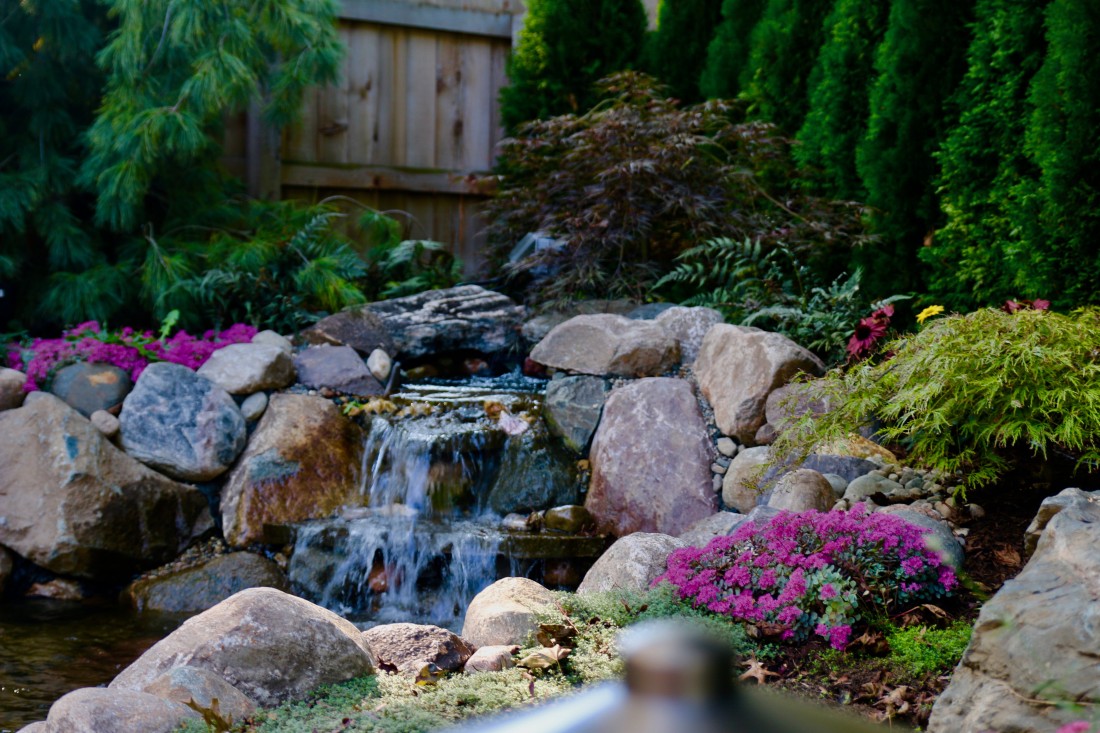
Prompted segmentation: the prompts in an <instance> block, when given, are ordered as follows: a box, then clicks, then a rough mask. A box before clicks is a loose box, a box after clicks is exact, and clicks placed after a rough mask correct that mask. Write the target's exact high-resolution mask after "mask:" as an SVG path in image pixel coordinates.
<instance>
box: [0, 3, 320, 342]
mask: <svg viewBox="0 0 1100 733" xmlns="http://www.w3.org/2000/svg"><path fill="white" fill-rule="evenodd" d="M103 6H106V13H105V12H104V7H103ZM2 7H3V21H2V23H0V71H2V72H3V75H2V76H0V269H3V270H5V271H6V273H7V274H8V275H9V276H10V277H12V278H13V279H15V280H17V281H18V283H19V285H20V292H19V293H18V297H19V300H20V301H21V302H20V306H21V312H22V314H23V322H24V324H26V323H27V318H29V317H30V315H29V314H31V313H32V311H35V312H37V314H38V316H39V317H40V318H41V319H43V320H48V321H52V322H54V323H66V322H68V323H72V322H75V321H79V320H84V319H88V318H95V319H98V320H105V319H107V318H110V317H111V316H112V314H114V313H116V312H118V311H119V310H120V309H121V308H123V307H125V306H129V305H132V303H133V301H132V300H130V301H128V298H129V297H130V296H136V295H137V293H136V292H135V290H136V288H134V287H132V284H133V283H136V282H141V283H142V284H143V286H144V288H145V295H146V301H145V303H146V305H148V304H149V303H150V302H151V301H152V300H154V298H153V297H152V294H154V293H157V294H163V291H164V290H165V289H166V288H168V287H170V286H171V285H172V283H173V282H175V281H178V280H179V279H180V277H183V276H185V275H190V274H192V270H193V267H192V268H191V269H187V268H185V267H184V266H183V262H184V259H185V258H184V256H183V253H180V252H174V251H172V250H171V248H170V247H168V246H166V245H165V242H164V241H161V240H160V238H161V237H162V235H163V234H164V233H165V232H166V231H169V230H171V229H173V228H176V227H179V226H180V225H184V224H186V225H194V224H209V223H212V222H214V221H216V215H218V214H221V215H226V214H229V213H230V212H231V211H232V210H239V206H235V207H232V208H231V209H227V208H225V207H223V206H222V205H223V204H224V203H225V201H226V200H227V198H228V196H229V194H230V192H231V191H232V190H233V186H232V183H231V181H230V180H229V179H228V178H227V177H226V175H225V174H224V173H223V172H222V171H221V169H220V166H219V165H218V156H219V154H220V146H219V144H218V142H217V141H218V140H219V139H220V126H221V121H222V119H223V115H224V113H225V111H226V110H233V109H240V108H242V107H243V106H244V105H245V104H247V103H248V102H250V101H251V100H252V99H254V98H262V99H263V101H264V106H265V108H266V110H267V112H268V114H269V117H270V118H271V119H272V121H274V122H276V123H281V122H285V121H287V120H288V119H289V118H290V116H291V115H292V113H293V112H294V111H295V110H297V109H298V107H299V106H300V104H301V99H302V93H303V91H304V89H305V88H306V87H307V86H308V85H310V84H314V83H318V82H324V81H329V80H332V79H334V78H335V76H336V72H337V68H338V63H339V60H340V56H341V48H340V45H339V42H338V38H337V34H336V28H335V17H336V4H335V2H334V0H284V1H283V2H278V3H260V4H259V5H257V4H256V3H252V2H245V0H219V2H210V1H209V0H142V1H140V2H139V1H138V0H100V1H99V2H95V1H93V0H23V1H21V2H18V3H16V2H10V1H8V2H4V3H3V6H2ZM82 143H83V145H82ZM93 222H94V224H93ZM192 249H194V248H193V247H192ZM190 254H192V255H194V254H195V253H194V252H191V253H190ZM190 261H191V262H192V263H193V262H194V261H195V257H194V256H193V257H192V258H191V260H190ZM184 270H187V271H186V272H185V271H184ZM3 274H5V273H3V272H0V276H2V275H3ZM128 312H129V313H130V314H131V316H132V315H133V311H129V310H128ZM3 326H4V324H0V327H3Z"/></svg>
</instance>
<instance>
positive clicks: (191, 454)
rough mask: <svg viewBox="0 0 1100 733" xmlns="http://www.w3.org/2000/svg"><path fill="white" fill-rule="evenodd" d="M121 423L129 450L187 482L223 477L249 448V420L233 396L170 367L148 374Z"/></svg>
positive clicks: (153, 366) (124, 444)
mask: <svg viewBox="0 0 1100 733" xmlns="http://www.w3.org/2000/svg"><path fill="white" fill-rule="evenodd" d="M119 422H120V424H121V442H122V448H123V450H125V451H126V452H127V453H128V454H129V455H131V456H133V457H134V458H136V459H138V460H139V461H141V462H142V463H144V464H145V465H147V466H150V467H152V468H154V469H156V470H157V471H160V472H161V473H163V474H165V475H166V476H170V477H172V478H175V479H179V480H181V481H209V480H210V479H213V478H215V477H217V476H220V475H221V474H222V473H224V472H225V471H226V469H228V468H229V467H230V466H231V465H233V461H235V460H236V459H237V456H238V455H240V453H241V450H242V449H243V448H244V444H245V437H246V431H245V424H244V417H242V416H241V411H240V409H239V408H238V407H237V405H236V403H235V402H233V398H232V397H230V396H229V393H228V392H226V391H225V390H224V389H222V388H221V387H219V386H218V385H216V384H214V383H213V382H211V381H210V380H209V379H206V378H205V377H200V376H199V375H198V374H196V373H195V372H193V371H191V370H190V369H188V368H187V367H185V366H180V365H179V364H170V363H168V362H158V363H156V364H150V365H149V366H148V367H146V368H145V371H143V372H142V373H141V377H140V378H139V379H138V383H137V385H136V386H135V387H134V391H133V392H131V393H130V394H129V395H127V397H126V400H125V401H124V402H123V403H122V414H121V415H119Z"/></svg>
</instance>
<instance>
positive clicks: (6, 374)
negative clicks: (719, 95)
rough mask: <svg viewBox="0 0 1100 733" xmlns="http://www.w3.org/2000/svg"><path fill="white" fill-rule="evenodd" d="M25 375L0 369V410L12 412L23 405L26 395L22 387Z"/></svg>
mask: <svg viewBox="0 0 1100 733" xmlns="http://www.w3.org/2000/svg"><path fill="white" fill-rule="evenodd" d="M26 382H27V375H26V374H24V373H23V372H19V371H16V370H14V369H5V368H4V367H0V410H14V409H16V408H17V407H20V406H21V405H22V404H23V400H24V399H26V396H27V393H26V392H24V391H23V385H24V384H26Z"/></svg>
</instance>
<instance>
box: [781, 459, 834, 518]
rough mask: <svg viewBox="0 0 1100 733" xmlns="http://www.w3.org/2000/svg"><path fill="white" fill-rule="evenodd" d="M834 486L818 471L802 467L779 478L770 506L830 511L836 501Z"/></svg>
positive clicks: (784, 508) (791, 510)
mask: <svg viewBox="0 0 1100 733" xmlns="http://www.w3.org/2000/svg"><path fill="white" fill-rule="evenodd" d="M835 499H836V496H835V494H834V493H833V487H832V486H831V485H830V484H829V482H828V481H827V480H826V479H825V477H824V476H822V475H821V474H820V473H818V472H817V471H814V470H811V469H809V468H800V469H798V470H796V471H791V472H790V473H788V474H785V475H784V476H783V477H782V478H780V479H779V482H778V483H777V484H776V486H775V490H774V491H773V492H772V496H771V499H769V500H768V506H770V507H772V508H774V509H780V510H784V511H790V512H802V511H807V510H809V509H816V510H818V511H828V510H829V509H830V508H831V507H832V506H833V504H834V503H835Z"/></svg>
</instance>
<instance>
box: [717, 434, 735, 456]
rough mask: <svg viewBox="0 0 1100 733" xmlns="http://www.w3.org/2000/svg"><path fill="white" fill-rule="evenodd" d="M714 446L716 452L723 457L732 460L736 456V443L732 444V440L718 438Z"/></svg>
mask: <svg viewBox="0 0 1100 733" xmlns="http://www.w3.org/2000/svg"><path fill="white" fill-rule="evenodd" d="M715 445H716V447H717V448H718V452H719V453H721V454H722V455H724V456H728V457H730V458H733V457H734V456H735V455H737V443H735V442H733V438H726V437H722V438H719V439H718V442H717V443H716V444H715Z"/></svg>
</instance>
